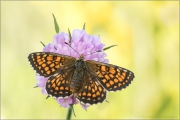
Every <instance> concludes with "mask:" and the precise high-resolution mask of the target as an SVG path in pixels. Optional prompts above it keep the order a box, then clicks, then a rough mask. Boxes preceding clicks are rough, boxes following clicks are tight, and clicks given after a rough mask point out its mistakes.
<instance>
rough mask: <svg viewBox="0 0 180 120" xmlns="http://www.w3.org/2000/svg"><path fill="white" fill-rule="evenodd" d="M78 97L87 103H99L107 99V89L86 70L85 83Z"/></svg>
mask: <svg viewBox="0 0 180 120" xmlns="http://www.w3.org/2000/svg"><path fill="white" fill-rule="evenodd" d="M77 98H78V99H79V100H80V101H81V102H83V103H85V104H91V105H92V104H97V103H99V102H103V101H104V100H105V98H106V90H105V89H104V88H103V87H102V86H101V85H100V84H99V82H98V81H96V78H93V77H92V75H90V73H89V71H88V70H87V71H84V84H83V86H82V88H81V90H80V92H79V93H78V96H77Z"/></svg>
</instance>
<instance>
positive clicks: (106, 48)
mask: <svg viewBox="0 0 180 120" xmlns="http://www.w3.org/2000/svg"><path fill="white" fill-rule="evenodd" d="M114 46H117V45H111V46H109V47H105V48H104V49H103V50H104V51H105V50H108V49H109V48H112V47H114Z"/></svg>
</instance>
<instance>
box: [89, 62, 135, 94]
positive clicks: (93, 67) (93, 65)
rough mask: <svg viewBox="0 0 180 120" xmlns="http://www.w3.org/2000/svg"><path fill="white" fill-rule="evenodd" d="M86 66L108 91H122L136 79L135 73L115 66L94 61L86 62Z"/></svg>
mask: <svg viewBox="0 0 180 120" xmlns="http://www.w3.org/2000/svg"><path fill="white" fill-rule="evenodd" d="M86 65H87V67H88V68H89V69H90V71H91V72H92V74H94V75H96V76H97V78H98V80H99V82H100V83H101V84H102V85H103V87H104V88H105V89H106V90H108V91H116V90H121V89H122V88H125V87H126V86H128V85H129V84H130V83H131V81H132V80H133V78H134V74H133V72H131V71H129V70H127V69H125V68H122V67H118V66H115V65H111V64H106V63H101V62H97V61H92V60H88V61H86Z"/></svg>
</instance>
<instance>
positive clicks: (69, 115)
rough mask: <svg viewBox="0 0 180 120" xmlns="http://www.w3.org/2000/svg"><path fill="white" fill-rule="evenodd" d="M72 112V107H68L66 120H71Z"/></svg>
mask: <svg viewBox="0 0 180 120" xmlns="http://www.w3.org/2000/svg"><path fill="white" fill-rule="evenodd" d="M72 110H73V105H70V107H69V109H68V113H67V117H66V120H70V119H71V115H72Z"/></svg>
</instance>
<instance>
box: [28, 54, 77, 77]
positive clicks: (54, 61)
mask: <svg viewBox="0 0 180 120" xmlns="http://www.w3.org/2000/svg"><path fill="white" fill-rule="evenodd" d="M28 59H29V61H30V63H31V65H32V67H33V68H34V69H35V70H36V72H37V73H39V74H40V75H41V76H44V77H49V76H51V75H53V74H54V73H56V72H57V70H58V69H63V68H62V66H71V65H73V64H74V62H75V60H76V59H75V58H73V57H70V56H66V55H62V54H56V53H51V52H36V53H31V54H30V55H29V56H28Z"/></svg>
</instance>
